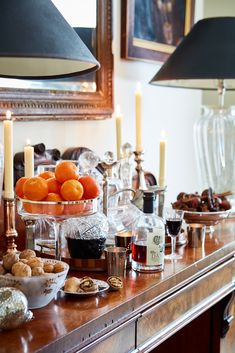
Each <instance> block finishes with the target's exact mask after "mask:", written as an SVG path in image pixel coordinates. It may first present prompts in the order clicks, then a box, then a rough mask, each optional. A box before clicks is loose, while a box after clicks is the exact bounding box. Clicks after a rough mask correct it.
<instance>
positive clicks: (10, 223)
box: [4, 199, 18, 252]
mask: <svg viewBox="0 0 235 353" xmlns="http://www.w3.org/2000/svg"><path fill="white" fill-rule="evenodd" d="M4 221H5V222H4V224H5V237H6V242H7V252H10V251H16V248H17V245H16V244H15V238H16V237H17V236H18V233H17V231H16V229H15V200H14V199H4Z"/></svg>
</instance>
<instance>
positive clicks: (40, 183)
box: [23, 177, 48, 201]
mask: <svg viewBox="0 0 235 353" xmlns="http://www.w3.org/2000/svg"><path fill="white" fill-rule="evenodd" d="M23 193H24V196H25V198H26V199H28V200H33V201H41V200H43V199H45V198H46V197H47V194H48V186H47V182H46V180H45V179H43V178H41V177H32V178H29V179H28V180H26V182H25V183H24V185H23Z"/></svg>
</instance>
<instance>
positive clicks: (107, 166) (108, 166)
mask: <svg viewBox="0 0 235 353" xmlns="http://www.w3.org/2000/svg"><path fill="white" fill-rule="evenodd" d="M100 164H101V166H102V167H103V168H104V173H103V213H104V214H105V215H106V216H107V214H108V198H109V177H110V176H111V175H112V169H113V167H114V166H115V165H117V164H118V161H116V160H114V158H113V153H112V152H109V151H108V152H106V153H105V155H104V159H103V161H102V162H101V163H100Z"/></svg>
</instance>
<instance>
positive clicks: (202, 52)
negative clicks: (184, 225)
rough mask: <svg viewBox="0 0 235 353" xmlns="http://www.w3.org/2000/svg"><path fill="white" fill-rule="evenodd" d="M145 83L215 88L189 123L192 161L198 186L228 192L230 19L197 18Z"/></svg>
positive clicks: (232, 171) (234, 51)
mask: <svg viewBox="0 0 235 353" xmlns="http://www.w3.org/2000/svg"><path fill="white" fill-rule="evenodd" d="M150 83H151V84H155V85H162V86H170V87H182V88H194V89H202V90H217V92H218V98H219V99H218V106H217V107H214V108H205V109H204V116H202V117H201V119H199V121H197V122H196V123H195V125H194V141H195V148H196V157H197V164H198V170H199V175H200V178H201V183H202V185H203V187H208V186H211V187H212V188H213V189H214V190H215V191H216V192H225V191H228V190H231V191H233V192H234V191H235V185H234V183H235V168H234V157H235V132H234V120H233V118H232V117H231V116H230V114H229V110H227V109H225V107H224V94H225V90H235V17H214V18H205V19H203V20H200V21H198V22H197V23H196V24H195V25H194V26H193V27H192V29H191V31H190V32H189V33H188V34H187V36H185V37H184V39H183V40H182V41H181V43H180V44H179V45H178V46H177V48H176V49H175V51H174V52H173V53H172V54H171V55H170V57H169V58H168V60H167V61H166V62H165V63H164V64H163V66H162V67H161V68H160V70H159V71H158V72H157V73H156V75H155V76H154V77H153V78H152V80H151V81H150Z"/></svg>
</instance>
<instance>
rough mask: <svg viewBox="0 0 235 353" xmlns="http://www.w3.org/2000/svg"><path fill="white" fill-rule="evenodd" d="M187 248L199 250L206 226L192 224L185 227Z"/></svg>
mask: <svg viewBox="0 0 235 353" xmlns="http://www.w3.org/2000/svg"><path fill="white" fill-rule="evenodd" d="M187 233H188V246H189V247H191V248H201V247H202V246H204V243H205V236H206V226H205V225H203V224H197V223H192V224H189V225H188V227H187Z"/></svg>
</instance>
